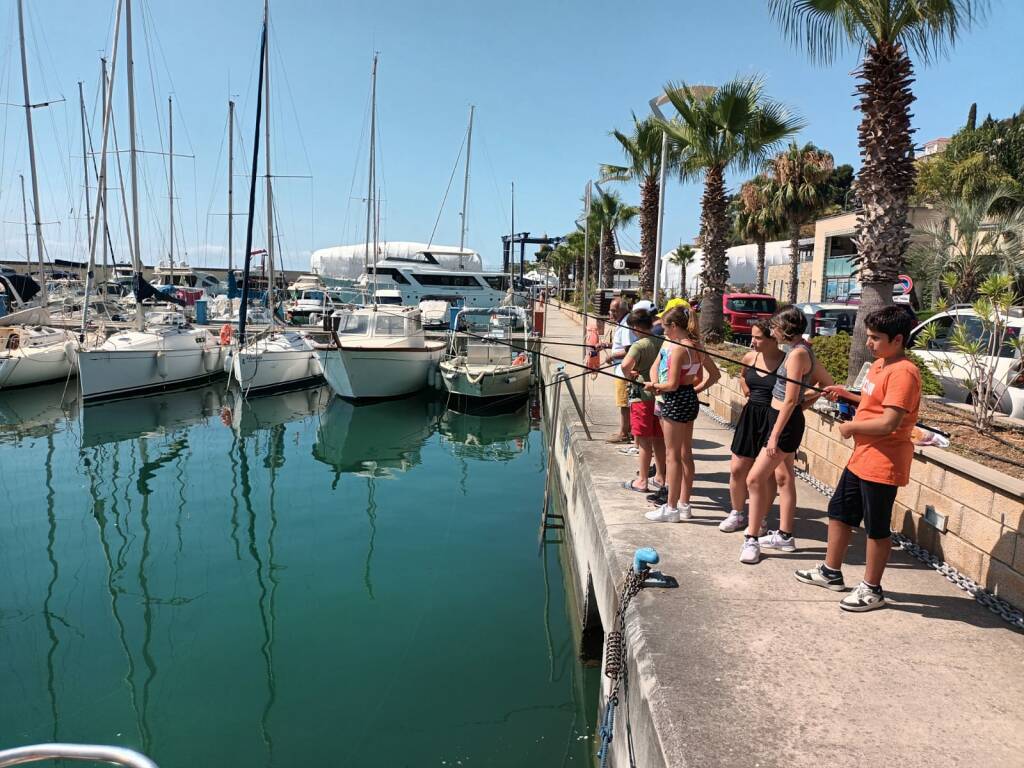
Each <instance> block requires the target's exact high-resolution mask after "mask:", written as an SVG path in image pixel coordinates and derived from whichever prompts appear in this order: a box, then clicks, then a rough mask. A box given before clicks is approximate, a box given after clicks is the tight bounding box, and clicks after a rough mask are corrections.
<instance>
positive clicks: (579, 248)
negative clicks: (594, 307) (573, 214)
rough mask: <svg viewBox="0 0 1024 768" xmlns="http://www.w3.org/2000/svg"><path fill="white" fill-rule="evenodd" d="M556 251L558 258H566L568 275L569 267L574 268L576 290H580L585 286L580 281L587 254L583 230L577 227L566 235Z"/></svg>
mask: <svg viewBox="0 0 1024 768" xmlns="http://www.w3.org/2000/svg"><path fill="white" fill-rule="evenodd" d="M555 253H556V254H557V255H556V258H557V259H559V260H561V259H564V260H565V262H566V268H565V269H566V275H568V270H569V268H571V269H572V278H573V282H574V284H575V285H574V287H575V290H576V291H580V290H581V289H582V287H583V286H582V285H581V283H580V281H581V280H583V258H584V256H585V255H586V254H585V253H584V234H583V231H582V230H580V229H579V228H577V229H575V230H574V231H572V232H570V233H569V234H568V235H566V236H565V238H564V239H563V240H562V242H561V243H559V245H558V247H557V248H556V249H555ZM560 279H561V278H560ZM563 287H564V286H563Z"/></svg>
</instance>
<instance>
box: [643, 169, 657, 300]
mask: <svg viewBox="0 0 1024 768" xmlns="http://www.w3.org/2000/svg"><path fill="white" fill-rule="evenodd" d="M658 192H659V189H658V179H657V177H655V176H650V177H648V178H646V179H644V182H643V184H641V185H640V256H641V261H640V294H641V295H642V296H653V295H654V281H655V279H656V278H657V275H655V274H654V261H655V253H654V251H655V249H656V247H657V244H658V243H657V240H658Z"/></svg>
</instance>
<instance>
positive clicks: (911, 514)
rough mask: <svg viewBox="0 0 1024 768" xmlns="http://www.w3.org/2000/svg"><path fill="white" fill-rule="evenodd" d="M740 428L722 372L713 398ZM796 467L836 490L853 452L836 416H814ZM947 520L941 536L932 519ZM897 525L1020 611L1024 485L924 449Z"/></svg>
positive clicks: (903, 494) (898, 507)
mask: <svg viewBox="0 0 1024 768" xmlns="http://www.w3.org/2000/svg"><path fill="white" fill-rule="evenodd" d="M705 395H706V397H707V399H708V400H709V401H710V403H711V407H712V409H713V410H714V411H715V413H717V414H718V415H719V416H720V417H722V418H724V419H728V420H730V421H731V422H732V423H735V422H736V420H737V418H738V417H739V414H740V411H741V410H742V409H743V404H744V403H745V402H746V399H745V398H744V397H743V394H742V391H741V390H740V386H739V379H738V378H737V377H734V376H730V375H729V374H727V373H726V372H725V371H723V372H722V378H721V380H720V381H719V382H718V383H717V384H716V385H715V386H714V387H712V388H711V389H709V390H708V391H707V392H706V393H705ZM806 416H807V429H806V432H805V433H804V439H803V443H802V444H801V446H800V450H799V451H798V452H797V456H796V459H797V460H796V464H797V467H798V468H800V469H805V470H806V471H807V472H809V473H810V474H811V475H812V476H814V477H816V478H817V479H818V480H820V481H821V482H823V483H825V484H826V485H828V486H830V487H835V485H836V483H837V482H838V481H839V475H840V474H841V473H842V471H843V467H845V466H846V462H847V461H848V460H849V458H850V454H851V453H852V449H853V442H852V441H848V440H843V439H842V438H841V437H840V435H839V430H838V428H837V426H836V425H835V424H834V423H833V422H832V421H831V420H830V419H828V418H826V417H824V416H822V415H820V414H818V413H815V412H814V411H808V412H807V413H806ZM928 507H931V508H933V509H934V510H935V512H937V513H938V514H940V515H945V516H946V530H945V531H939V530H938V529H937V528H936V527H934V526H933V525H932V524H930V523H929V522H927V521H926V520H925V519H924V515H925V512H926V510H927V508H928ZM892 528H893V530H895V531H899V532H901V533H903V534H904V535H905V536H907V537H909V538H911V539H913V540H914V542H916V543H917V544H918V545H920V546H922V547H925V548H926V549H928V550H929V551H930V552H932V553H933V554H935V555H937V556H938V557H939V558H941V559H942V560H945V561H946V562H947V563H949V564H950V565H952V566H953V567H954V568H956V569H957V570H958V571H960V573H962V574H964V575H965V576H969V577H970V578H972V579H974V580H975V581H977V582H978V583H980V584H982V585H984V586H985V588H986V589H988V590H989V591H990V592H992V593H993V594H996V595H998V596H1000V597H1003V598H1005V599H1006V600H1008V601H1009V602H1011V603H1012V604H1014V605H1015V606H1018V607H1021V606H1024V482H1022V481H1020V480H1017V479H1016V478H1012V477H1009V476H1007V475H1004V474H1001V473H999V472H997V471H995V470H993V469H989V468H988V467H984V466H982V465H980V464H977V463H976V462H973V461H970V460H969V459H965V458H963V457H961V456H959V455H957V454H955V453H951V452H949V451H944V450H941V449H938V448H917V449H916V450H915V455H914V464H913V467H912V468H911V480H910V484H909V485H907V486H906V487H905V488H901V489H900V490H899V494H898V495H897V497H896V504H895V506H894V508H893V515H892Z"/></svg>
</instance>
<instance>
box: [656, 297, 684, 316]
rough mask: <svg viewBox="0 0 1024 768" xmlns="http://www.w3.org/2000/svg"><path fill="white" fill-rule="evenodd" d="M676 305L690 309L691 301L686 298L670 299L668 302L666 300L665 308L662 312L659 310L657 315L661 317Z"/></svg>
mask: <svg viewBox="0 0 1024 768" xmlns="http://www.w3.org/2000/svg"><path fill="white" fill-rule="evenodd" d="M676 307H686V308H687V309H689V308H690V302H688V301H687V300H686V299H669V300H668V301H667V302H665V308H664V309H662V310H661V312H659V313H658V314H657V315H656V316H657V317H658V318H661V317H662V316H664V314H665V313H666V312H668V311H669V310H670V309H675V308H676Z"/></svg>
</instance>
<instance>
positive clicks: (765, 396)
mask: <svg viewBox="0 0 1024 768" xmlns="http://www.w3.org/2000/svg"><path fill="white" fill-rule="evenodd" d="M750 345H751V347H752V349H751V351H750V352H747V354H746V355H744V357H743V361H742V362H743V365H745V366H752V367H749V368H744V369H743V374H742V375H741V376H740V387H742V388H743V394H745V395H746V396H747V404H746V405H744V406H743V411H742V412H741V413H740V418H739V421H737V422H736V432H735V433H734V435H733V438H732V462H731V463H730V465H729V498H730V500H731V501H732V511H731V512H729V516H728V517H726V518H725V520H723V521H722V522H721V523H719V525H718V529H719V530H720V531H723V532H725V533H731V532H732V531H739V530H742V529H743V528H746V527H747V511H746V510H747V473H749V472H750V468H751V467H752V466H754V459H756V458H757V454H758V453H760V452H761V446H763V445H764V444H765V441H766V439H767V437H768V430H769V429H770V428H769V424H768V420H769V418H770V414H769V413H768V412H769V411H770V410H771V407H772V389H773V388H774V387H775V380H776V377H775V373H774V371H775V370H776V369H777V368H778V367H779V364H780V363H782V358H783V353H782V350H780V349H779V343H778V341H777V340H776V339H775V337H774V336H772V331H771V325H770V324H769V322H768V320H767V319H762V320H758V321H757V322H756V323H754V325H753V326H752V327H751V328H750ZM755 369H756V370H755ZM765 371H767V372H768V373H765Z"/></svg>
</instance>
